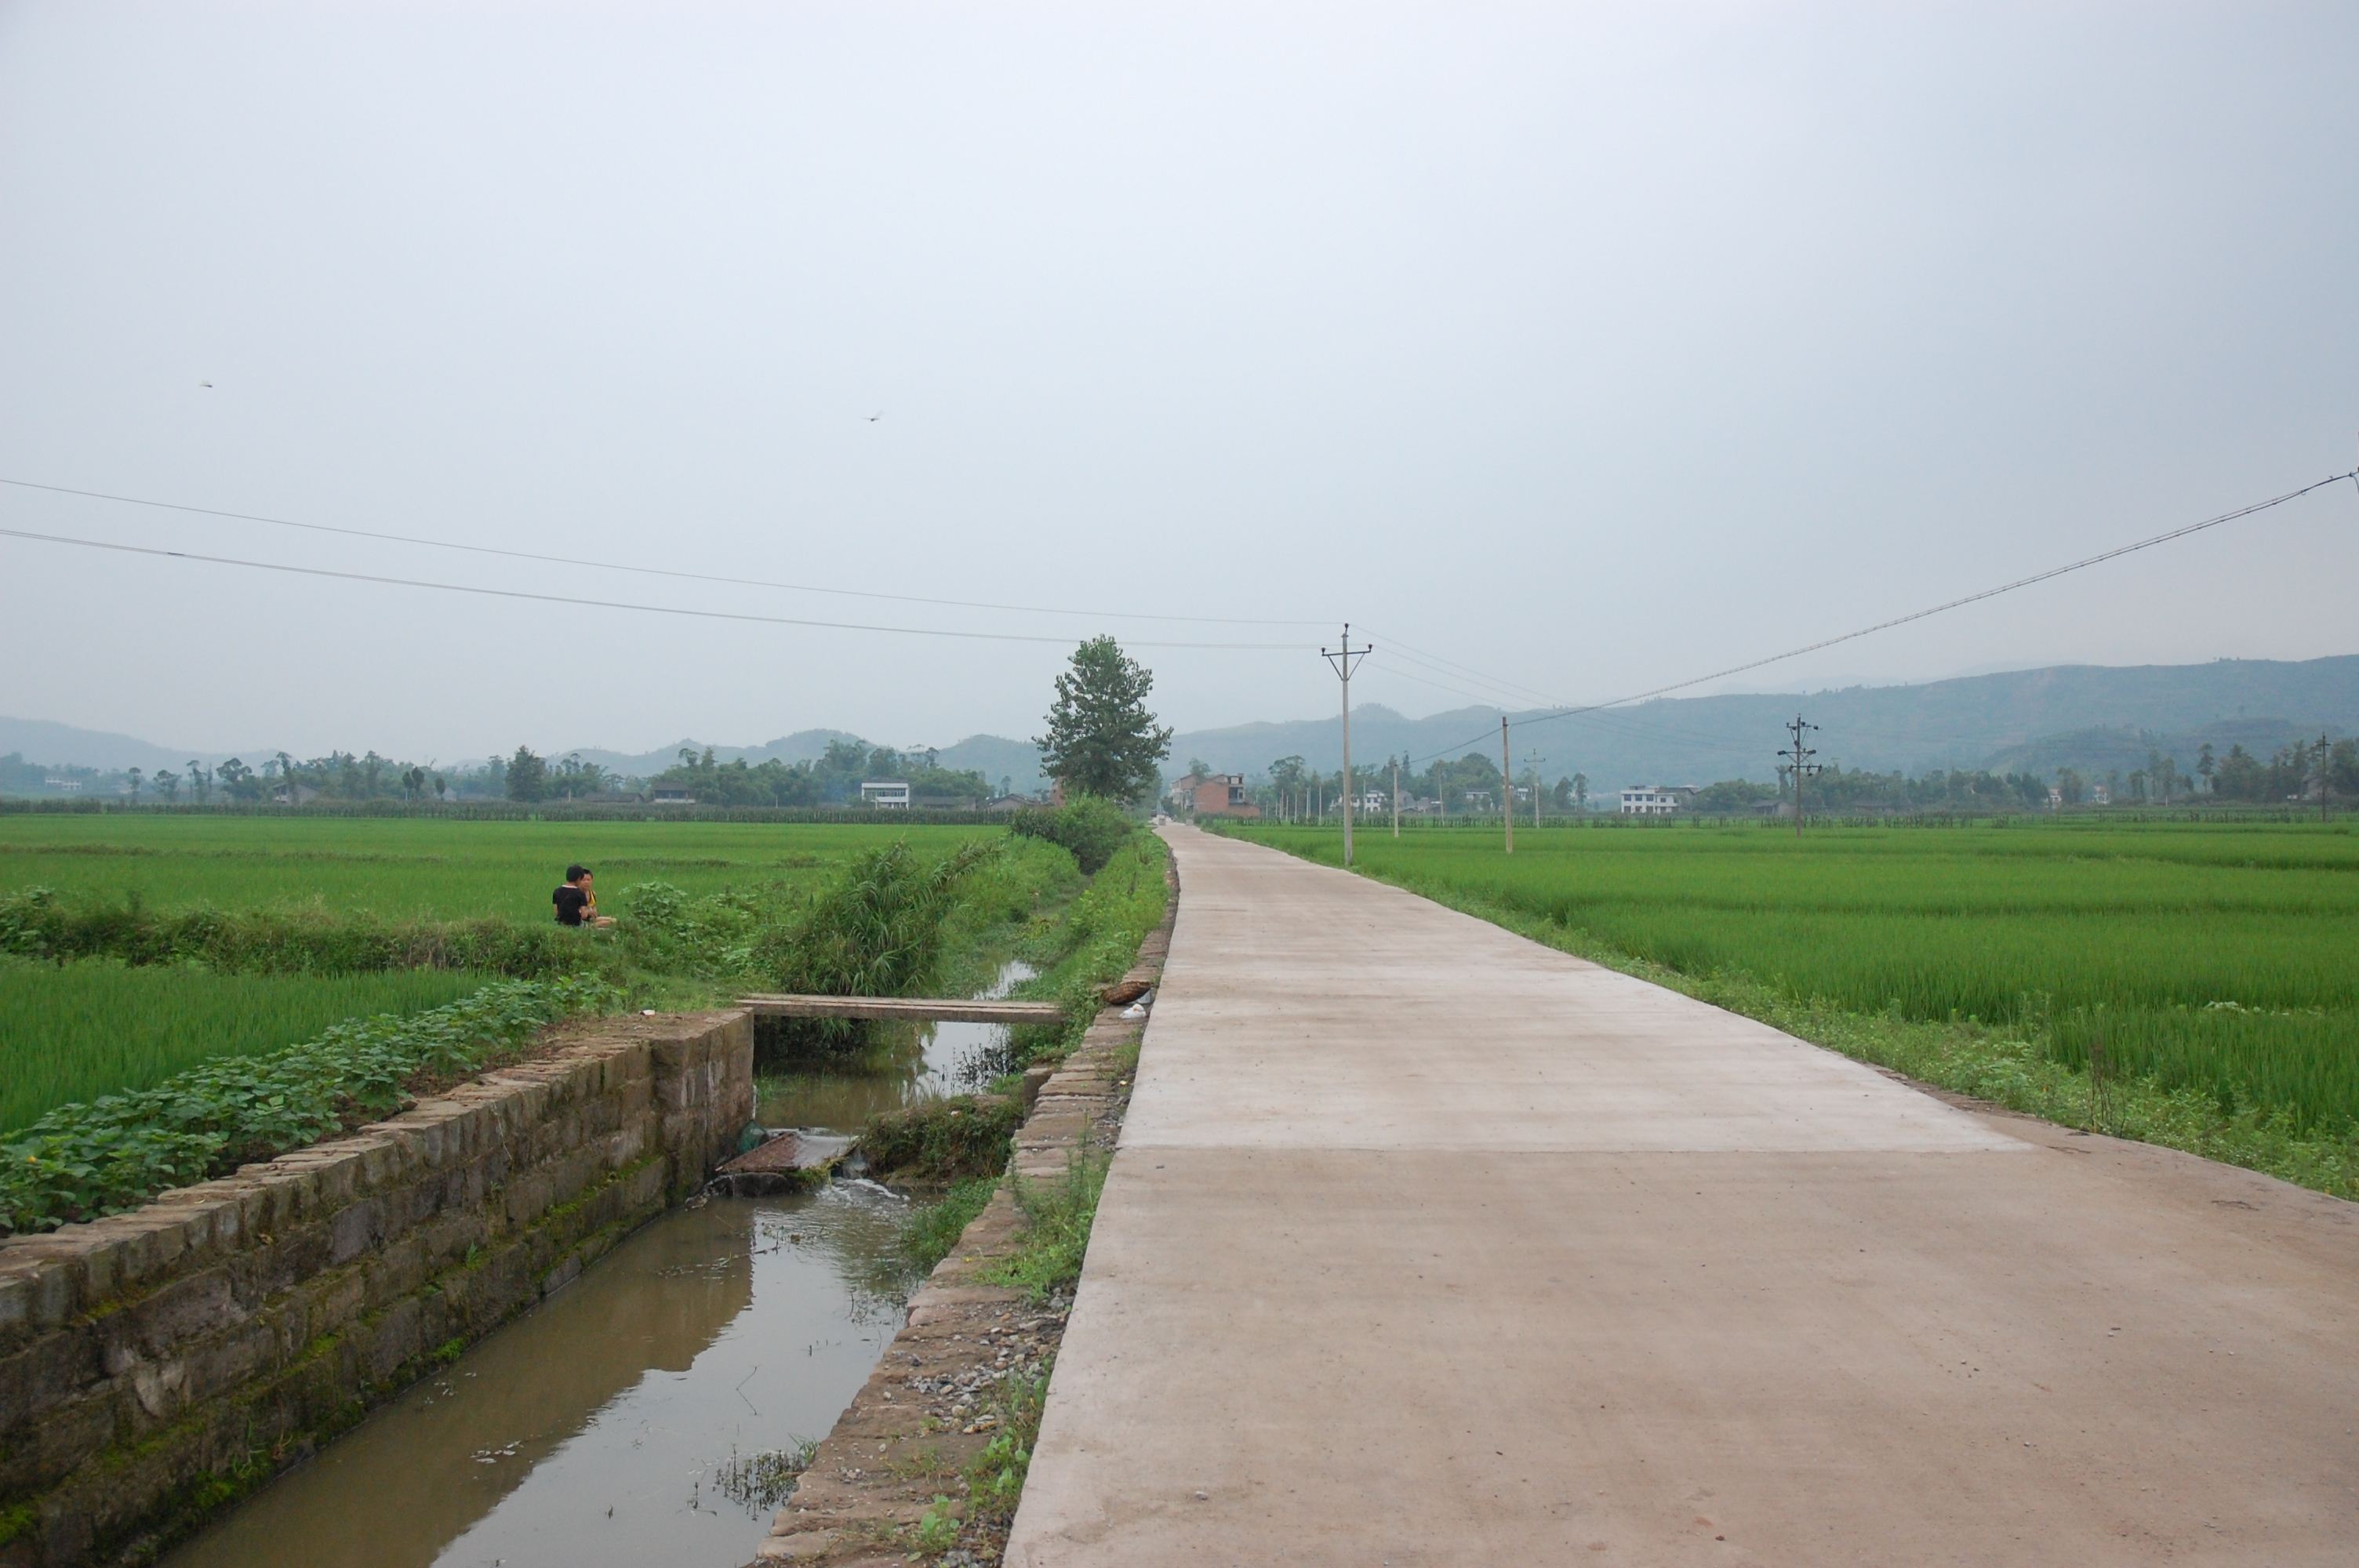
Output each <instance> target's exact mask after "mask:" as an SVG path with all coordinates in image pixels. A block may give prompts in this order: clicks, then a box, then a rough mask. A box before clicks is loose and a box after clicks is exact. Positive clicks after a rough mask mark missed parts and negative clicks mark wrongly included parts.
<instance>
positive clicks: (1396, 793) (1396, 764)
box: [1393, 757, 1400, 838]
mask: <svg viewBox="0 0 2359 1568" xmlns="http://www.w3.org/2000/svg"><path fill="white" fill-rule="evenodd" d="M1393 837H1394V838H1399V837H1400V759H1399V758H1398V757H1395V758H1394V759H1393Z"/></svg>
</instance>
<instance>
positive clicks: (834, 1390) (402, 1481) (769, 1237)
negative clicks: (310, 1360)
mask: <svg viewBox="0 0 2359 1568" xmlns="http://www.w3.org/2000/svg"><path fill="white" fill-rule="evenodd" d="M902 1212H903V1206H902V1205H901V1203H900V1201H899V1200H898V1199H897V1198H895V1197H894V1196H893V1195H890V1194H887V1193H884V1192H882V1191H880V1190H877V1189H874V1188H870V1187H866V1186H864V1185H863V1184H851V1183H845V1184H838V1185H836V1186H833V1187H830V1188H828V1189H827V1190H826V1191H824V1192H821V1193H819V1194H816V1195H811V1196H808V1197H798V1198H785V1199H776V1200H766V1199H757V1200H748V1201H732V1202H716V1203H712V1204H710V1205H708V1206H705V1207H703V1208H701V1209H694V1210H683V1211H680V1212H678V1213H675V1214H673V1215H670V1216H669V1217H666V1218H664V1219H662V1220H660V1221H658V1222H657V1223H656V1224H654V1225H651V1226H649V1227H647V1228H646V1229H644V1230H641V1231H640V1232H639V1233H638V1234H637V1235H636V1236H633V1237H632V1238H629V1239H628V1240H626V1241H625V1242H624V1243H623V1245H622V1246H621V1247H619V1248H617V1249H615V1250H614V1253H613V1254H612V1255H611V1256H610V1257H608V1258H606V1259H605V1260H603V1261H601V1262H600V1263H599V1264H598V1266H597V1267H595V1268H593V1269H592V1270H590V1271H587V1272H586V1273H584V1274H583V1275H582V1278H581V1279H579V1280H577V1281H574V1283H573V1284H571V1285H570V1286H568V1287H567V1288H566V1289H565V1290H563V1291H561V1292H559V1293H558V1294H557V1295H555V1296H552V1297H551V1298H549V1301H548V1302H546V1303H543V1304H542V1305H541V1306H539V1307H538V1308H536V1309H535V1310H534V1311H532V1312H531V1313H529V1314H526V1315H525V1316H524V1317H522V1318H519V1319H518V1320H517V1321H516V1322H515V1323H513V1324H511V1325H508V1326H507V1327H506V1328H504V1329H501V1330H500V1331H499V1332H498V1333H496V1334H494V1335H493V1336H490V1337H489V1338H487V1339H485V1340H484V1342H483V1343H482V1344H481V1345H479V1346H476V1347H475V1348H474V1349H473V1350H471V1351H469V1352H468V1353H467V1355H466V1356H465V1357H463V1358H462V1360H461V1362H460V1363H459V1365H458V1366H457V1367H456V1368H452V1369H451V1371H449V1372H447V1373H445V1374H442V1375H440V1376H439V1377H436V1378H433V1379H429V1380H428V1381H427V1382H425V1383H422V1384H420V1385H419V1386H418V1387H417V1388H415V1389H412V1390H410V1391H409V1392H408V1393H407V1394H405V1395H404V1396H402V1397H401V1398H400V1399H398V1400H395V1401H394V1402H393V1403H392V1404H390V1405H388V1406H386V1408H385V1409H384V1410H382V1411H378V1412H377V1413H376V1414H375V1416H373V1417H371V1418H370V1419H369V1420H368V1421H367V1422H365V1423H364V1424H363V1425H362V1426H361V1427H360V1428H359V1429H358V1430H357V1431H355V1432H353V1433H351V1434H350V1435H348V1436H346V1437H344V1438H343V1439H342V1440H341V1441H339V1442H337V1443H335V1444H332V1445H330V1446H329V1447H328V1449H327V1450H326V1451H325V1452H323V1453H322V1454H321V1455H320V1456H319V1457H318V1458H317V1459H315V1460H313V1461H312V1462H311V1463H310V1464H309V1465H305V1466H303V1467H302V1468H300V1469H299V1470H297V1471H295V1472H293V1473H292V1474H290V1475H288V1476H285V1477H283V1478H282V1479H280V1480H279V1481H278V1482H277V1483H276V1484H275V1485H273V1486H271V1487H267V1488H266V1489H265V1490H264V1491H262V1492H261V1493H260V1494H258V1495H257V1496H255V1498H253V1499H252V1500H251V1501H249V1502H248V1503H246V1504H245V1506H244V1507H243V1508H240V1509H237V1510H235V1511H234V1512H233V1513H232V1514H230V1515H229V1516H228V1517H227V1518H225V1519H223V1520H222V1521H221V1522H220V1523H218V1524H217V1525H215V1526H214V1527H213V1528H212V1529H211V1530H208V1531H207V1532H206V1533H204V1534H203V1535H201V1536H199V1537H197V1538H196V1539H195V1540H193V1541H190V1542H189V1543H188V1544H187V1545H186V1546H184V1547H182V1548H181V1549H179V1551H178V1552H174V1553H173V1554H172V1555H171V1556H170V1557H169V1558H168V1559H167V1560H166V1561H167V1563H168V1568H427V1565H429V1564H444V1565H446V1568H476V1565H479V1564H480V1565H483V1568H491V1565H493V1564H505V1565H506V1568H530V1565H533V1564H549V1565H550V1568H556V1565H558V1564H564V1565H566V1568H582V1565H583V1564H593V1565H594V1564H602V1563H616V1564H621V1563H649V1562H658V1561H663V1560H665V1559H666V1558H668V1557H676V1556H679V1555H680V1554H681V1553H682V1552H687V1553H689V1554H691V1557H692V1559H693V1560H709V1561H712V1562H715V1563H723V1562H737V1561H739V1560H741V1559H742V1558H743V1556H744V1554H745V1542H746V1541H748V1540H749V1539H750V1537H749V1536H748V1535H747V1529H748V1526H749V1525H750V1524H751V1523H752V1522H754V1517H755V1516H758V1517H762V1518H766V1517H767V1511H766V1510H748V1509H745V1508H742V1507H739V1506H737V1505H734V1504H732V1503H731V1502H729V1501H728V1500H727V1499H726V1498H723V1496H721V1495H720V1493H719V1492H718V1491H717V1490H716V1489H715V1487H713V1485H712V1481H711V1479H710V1476H711V1473H712V1468H713V1466H714V1465H718V1464H720V1463H722V1462H723V1461H725V1460H727V1459H728V1458H729V1457H730V1456H731V1454H733V1453H745V1454H752V1453H757V1452H761V1451H764V1450H767V1449H775V1448H782V1447H786V1446H788V1444H791V1443H792V1442H793V1441H795V1440H796V1439H797V1438H799V1437H816V1436H818V1435H820V1434H821V1433H824V1432H826V1431H827V1429H828V1428H829V1427H830V1426H831V1425H832V1424H833V1422H834V1421H835V1417H836V1415H837V1413H838V1412H839V1411H842V1410H843V1407H844V1405H845V1404H846V1403H847V1402H849V1401H850V1400H851V1398H852V1396H853V1392H854V1391H856V1390H858V1389H859V1387H860V1385H861V1383H862V1382H863V1381H864V1379H866V1378H867V1376H868V1370H869V1368H871V1367H873V1366H874V1365H875V1360H876V1357H877V1356H878V1355H879V1354H880V1353H881V1351H882V1350H883V1347H884V1345H885V1343H886V1340H888V1339H890V1338H891V1336H892V1334H893V1331H894V1329H895V1328H896V1327H897V1325H898V1323H899V1317H900V1313H899V1306H898V1303H897V1301H895V1300H894V1299H893V1298H892V1296H891V1295H890V1293H889V1290H890V1281H891V1272H890V1264H891V1258H892V1255H893V1244H894V1238H895V1236H896V1235H897V1231H898V1229H899V1225H900V1217H901V1214H902Z"/></svg>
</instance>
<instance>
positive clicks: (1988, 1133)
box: [1007, 829, 2359, 1568]
mask: <svg viewBox="0 0 2359 1568" xmlns="http://www.w3.org/2000/svg"><path fill="white" fill-rule="evenodd" d="M1169 837H1170V838H1171V842H1172V845H1173V849H1174V851H1175V853H1177V855H1178V856H1179V859H1180V886H1181V889H1182V892H1181V898H1180V913H1179V920H1178V925H1177V927H1176V929H1175V930H1174V932H1173V936H1172V945H1171V956H1170V960H1169V965H1168V967H1167V968H1166V969H1165V971H1164V976H1163V985H1162V989H1161V990H1160V992H1159V993H1158V994H1159V997H1160V1000H1159V1002H1158V1006H1157V1008H1156V1011H1155V1014H1154V1018H1153V1020H1152V1022H1150V1023H1149V1024H1148V1026H1147V1037H1146V1042H1145V1045H1144V1049H1143V1054H1142V1055H1141V1058H1140V1063H1139V1073H1138V1077H1137V1087H1136V1098H1135V1099H1134V1100H1133V1103H1132V1106H1131V1109H1130V1112H1129V1114H1128V1117H1127V1119H1126V1120H1125V1125H1124V1128H1123V1132H1122V1140H1121V1144H1120V1147H1119V1149H1118V1150H1117V1152H1116V1153H1115V1155H1114V1166H1113V1171H1112V1173H1111V1175H1110V1176H1109V1178H1108V1180H1107V1183H1106V1187H1105V1192H1104V1195H1103V1200H1102V1203H1101V1206H1100V1209H1099V1212H1098V1217H1097V1226H1096V1229H1095V1232H1094V1233H1093V1237H1092V1239H1091V1242H1090V1249H1089V1256H1088V1266H1087V1269H1086V1271H1084V1273H1083V1276H1082V1285H1081V1290H1080V1292H1079V1295H1078V1297H1077V1299H1076V1301H1075V1303H1074V1308H1073V1315H1072V1320H1071V1327H1070V1329H1069V1331H1068V1333H1067V1335H1066V1338H1065V1342H1064V1346H1063V1348H1062V1350H1061V1352H1060V1355H1059V1357H1058V1360H1057V1369H1056V1374H1055V1380H1054V1383H1053V1385H1052V1389H1051V1392H1050V1396H1049V1406H1048V1416H1047V1420H1046V1422H1045V1424H1044V1426H1043V1429H1042V1432H1041V1434H1040V1440H1039V1443H1038V1447H1037V1449H1036V1451H1035V1456H1034V1458H1033V1461H1032V1465H1031V1472H1030V1476H1029V1479H1028V1481H1027V1485H1026V1487H1025V1493H1024V1502H1023V1507H1022V1510H1021V1511H1020V1513H1019V1514H1018V1516H1017V1518H1016V1528H1015V1532H1014V1536H1013V1538H1012V1539H1011V1541H1010V1542H1009V1548H1008V1554H1007V1562H1008V1563H1010V1564H1020V1565H1022V1568H1078V1565H1081V1564H1089V1565H1091V1568H1167V1565H1168V1568H1179V1565H1180V1564H1189V1565H1195V1564H1231V1563H1239V1564H1260V1563H1292V1564H1328V1563H1333V1564H1344V1563H1352V1564H1366V1565H1370V1568H1373V1565H1375V1564H1378V1563H1389V1564H1392V1565H1393V1568H1413V1565H1416V1568H1440V1565H1444V1564H1446V1565H1449V1568H1462V1565H1466V1564H1493V1563H1499V1564H1519V1565H1520V1564H1527V1563H1530V1564H1538V1563H1550V1564H1553V1563H1613V1564H1656V1563H1681V1564H1685V1563H1701V1564H1712V1565H1715V1568H1716V1565H1721V1564H1729V1565H1735V1564H1767V1563H1777V1564H1803V1563H1809V1564H1820V1563H1959V1564H1986V1563H2076V1564H2085V1563H2105V1564H2115V1563H2118V1564H2132V1563H2138V1564H2143V1563H2155V1562H2160V1561H2169V1562H2173V1563H2190V1562H2191V1563H2277V1564H2293V1563H2350V1562H2351V1561H2352V1560H2353V1543H2354V1541H2359V1437H2354V1434H2353V1428H2354V1423H2359V1414H2354V1412H2359V1206H2354V1205H2350V1204H2345V1203H2341V1202H2338V1201H2337V1200H2335V1199H2332V1198H2326V1197H2321V1196H2320V1195H2316V1194H2311V1193H2306V1192H2302V1191H2300V1190H2299V1189H2296V1188H2292V1187H2288V1186H2286V1185H2284V1184H2281V1183H2277V1182H2274V1181H2271V1180H2269V1179H2268V1178H2267V1177H2263V1176H2258V1175H2255V1174H2253V1173H2249V1172H2244V1171H2237V1170H2234V1169H2230V1168H2228V1167H2224V1166H2218V1165H2212V1164H2209V1163H2207V1162H2203V1161H2201V1160H2196V1159H2193V1158H2190V1157H2189V1156H2185V1155H2180V1154H2174V1153H2171V1152H2168V1151H2164V1150H2157V1149H2150V1148H2147V1147H2144V1146H2142V1145H2137V1144H2129V1143H2121V1142H2116V1141H2111V1140H2107V1139H2100V1138H2085V1137H2074V1136H2072V1135H2071V1134H2069V1133H2067V1132H2064V1131H2063V1130H2059V1129H2055V1128H2051V1127H2049V1126H2047V1125H2045V1124H2042V1123H2037V1122H2031V1121H2027V1120H2024V1119H2017V1118H2010V1117H1998V1116H1984V1115H1978V1114H1973V1113H1971V1112H1969V1111H1966V1110H1962V1109H1958V1108H1952V1107H1951V1106H1949V1105H1947V1104H1944V1103H1943V1102H1941V1101H1940V1100H1938V1099H1936V1098H1932V1097H1930V1096H1928V1095H1925V1094H1921V1093H1919V1092H1918V1091H1917V1090H1916V1089H1914V1088H1911V1087H1908V1086H1907V1085H1905V1084H1902V1083H1899V1082H1897V1081H1896V1080H1894V1079H1891V1078H1888V1077H1886V1076H1883V1075H1881V1074H1879V1073H1877V1072H1875V1070H1873V1069H1871V1068H1868V1067H1865V1066H1863V1065H1858V1064H1856V1063H1854V1062H1851V1061H1848V1060H1846V1059H1844V1058H1843V1057H1840V1056H1837V1055H1834V1054H1831V1053H1829V1052H1825V1051H1821V1050H1820V1049H1818V1048H1817V1047H1815V1046H1811V1045H1808V1044H1803V1043H1802V1042H1800V1041H1798V1040H1795V1039H1793V1038H1791V1037H1789V1036H1788V1035H1784V1034H1781V1033H1777V1031H1776V1030H1773V1029H1770V1028H1767V1027H1766V1026H1764V1025H1761V1024H1757V1023H1754V1022H1749V1021H1747V1020H1745V1019H1742V1018H1737V1017H1734V1016H1733V1015H1731V1014H1728V1013H1724V1012H1721V1011H1717V1010H1715V1009H1713V1008H1710V1007H1706V1006H1704V1005H1702V1004H1701V1003H1699V1002H1695V1001H1691V1000H1688V999H1686V998H1684V997H1680V996H1678V995H1675V994H1673V993H1671V992H1669V991H1666V990H1663V989H1659V988H1657V987H1654V986H1649V985H1647V984H1645V983H1643V982H1641V981H1638V980H1636V979H1630V978H1629V977H1626V976H1623V975H1619V974H1615V973H1613V972H1611V971H1609V970H1605V969H1602V968H1597V967H1595V966H1593V965H1590V964H1585V963H1582V962H1581V961H1580V960H1578V959H1575V958H1572V957H1568V956H1566V955H1564V954H1562V953H1559V952H1556V951H1553V950H1552V949H1549V948H1546V947H1542V946H1538V945H1537V944H1535V943H1531V942H1527V941H1526V940H1524V939H1523V938H1521V937H1518V936H1516V935H1511V934H1509V933H1507V932H1506V931H1503V930H1500V929H1499V928H1498V927H1496V926H1493V925H1487V924H1485V923H1483V922H1480V921H1477V920H1473V919H1471V918H1469V917H1467V916H1464V915H1461V914H1454V913H1452V912H1451V911H1449V910H1446V909H1443V908H1441V907H1440V906H1439V905H1437V904H1434V903H1429V902H1427V901H1425V900H1423V899H1419V898H1416V897H1413V896H1411V895H1410V894H1408V893H1405V892H1400V891H1398V890H1397V889H1393V888H1388V887H1385V886H1383V885H1381V884H1378V883H1375V882H1370V881H1364V880H1362V879H1359V878H1355V877H1352V876H1347V875H1345V874H1344V873H1343V872H1341V871H1332V870H1330V869H1326V868H1322V867H1316V866H1312V865H1309V864H1307V863H1305V862H1303V861H1300V860H1293V859H1291V858H1289V857H1287V856H1284V855H1280V854H1277V852H1275V851H1272V850H1267V849H1258V848H1256V847H1254V846H1252V845H1248V844H1245V843H1241V842H1237V841H1234V840H1226V839H1220V838H1208V837H1205V836H1203V835H1201V834H1198V833H1196V832H1194V831H1193V830H1190V829H1172V830H1170V834H1169Z"/></svg>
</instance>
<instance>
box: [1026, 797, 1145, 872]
mask: <svg viewBox="0 0 2359 1568" xmlns="http://www.w3.org/2000/svg"><path fill="white" fill-rule="evenodd" d="M1007 830H1008V831H1009V832H1010V833H1013V834H1016V836H1018V837H1019V838H1041V839H1046V840H1047V841H1048V842H1049V843H1051V844H1055V845H1059V846H1060V847H1061V848H1063V849H1068V850H1070V851H1071V853H1072V857H1073V859H1074V860H1076V861H1077V862H1079V863H1080V865H1081V868H1082V871H1083V873H1084V874H1086V875H1090V876H1095V875H1096V874H1097V873H1098V871H1100V870H1102V869H1103V867H1104V865H1105V863H1106V862H1107V861H1108V860H1112V859H1113V858H1114V851H1115V850H1116V849H1120V848H1122V844H1123V840H1125V839H1126V838H1129V837H1130V836H1131V835H1132V834H1134V833H1136V832H1137V831H1138V823H1137V820H1136V818H1134V817H1132V816H1130V815H1129V814H1128V813H1127V812H1125V811H1124V810H1123V809H1122V807H1120V806H1116V805H1114V803H1113V802H1112V801H1107V800H1100V799H1099V798H1097V797H1096V796H1095V795H1082V797H1080V798H1079V799H1077V800H1073V801H1071V802H1068V803H1067V804H1066V805H1064V806H1058V807H1056V808H1055V809H1053V810H1029V811H1019V812H1017V813H1016V815H1015V816H1014V817H1012V818H1010V819H1009V821H1008V824H1007Z"/></svg>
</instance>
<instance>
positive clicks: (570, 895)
mask: <svg viewBox="0 0 2359 1568" xmlns="http://www.w3.org/2000/svg"><path fill="white" fill-rule="evenodd" d="M549 903H553V904H555V905H556V906H557V924H559V925H581V924H582V910H584V909H586V908H587V907H589V903H590V895H589V894H588V893H586V892H582V890H581V889H580V888H578V887H575V886H574V885H573V884H572V883H571V882H568V883H566V884H565V885H564V886H563V887H560V888H559V889H558V890H557V891H556V892H553V893H550V894H549Z"/></svg>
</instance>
